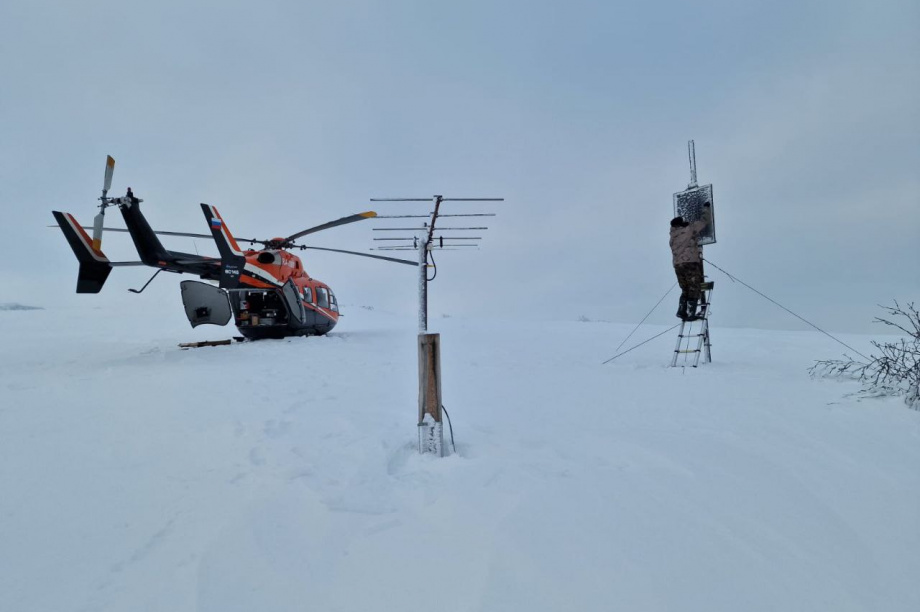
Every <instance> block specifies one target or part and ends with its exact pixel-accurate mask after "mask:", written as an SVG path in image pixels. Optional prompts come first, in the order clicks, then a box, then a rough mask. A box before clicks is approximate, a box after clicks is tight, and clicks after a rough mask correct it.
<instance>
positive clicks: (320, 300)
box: [316, 287, 329, 308]
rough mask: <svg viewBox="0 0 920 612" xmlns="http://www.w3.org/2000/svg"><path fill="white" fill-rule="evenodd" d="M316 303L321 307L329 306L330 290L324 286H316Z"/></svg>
mask: <svg viewBox="0 0 920 612" xmlns="http://www.w3.org/2000/svg"><path fill="white" fill-rule="evenodd" d="M316 305H317V306H319V307H320V308H329V292H328V291H326V289H325V288H324V287H317V288H316Z"/></svg>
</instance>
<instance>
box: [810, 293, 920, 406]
mask: <svg viewBox="0 0 920 612" xmlns="http://www.w3.org/2000/svg"><path fill="white" fill-rule="evenodd" d="M881 308H883V309H884V310H885V311H886V316H885V317H884V318H883V317H876V318H875V322H876V323H883V324H885V325H888V326H889V327H893V328H895V329H898V330H900V331H901V332H903V333H905V334H906V335H907V336H906V337H904V338H899V339H898V340H897V341H894V342H878V341H875V340H873V341H872V346H874V347H875V348H876V350H877V354H876V352H873V354H872V355H871V356H870V357H869V358H868V361H857V360H855V359H853V358H851V357H850V356H849V355H845V356H844V357H845V358H844V359H827V360H822V361H818V362H816V363H815V365H813V366H812V367H811V368H809V369H808V371H809V373H810V374H811V375H812V376H821V377H827V378H848V379H852V380H857V381H859V382H860V383H861V384H862V386H863V388H862V393H863V394H864V395H868V396H883V395H896V396H904V401H905V402H906V403H907V405H908V406H910V407H911V408H914V409H917V410H920V311H918V310H917V308H916V306H915V305H914V304H913V302H910V303H908V304H907V306H903V307H902V306H901V305H900V304H899V303H898V302H897V300H895V302H894V306H881Z"/></svg>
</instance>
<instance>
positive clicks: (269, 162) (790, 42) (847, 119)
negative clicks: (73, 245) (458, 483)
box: [0, 0, 920, 331]
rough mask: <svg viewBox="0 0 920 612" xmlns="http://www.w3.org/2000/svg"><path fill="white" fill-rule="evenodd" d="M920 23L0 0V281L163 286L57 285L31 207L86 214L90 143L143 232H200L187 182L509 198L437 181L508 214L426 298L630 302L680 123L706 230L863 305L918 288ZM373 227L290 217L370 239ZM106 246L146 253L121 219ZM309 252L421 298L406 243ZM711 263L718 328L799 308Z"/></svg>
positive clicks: (488, 309) (678, 177)
mask: <svg viewBox="0 0 920 612" xmlns="http://www.w3.org/2000/svg"><path fill="white" fill-rule="evenodd" d="M918 32H920V3H918V2H916V0H904V1H900V0H881V1H875V2H868V1H849V0H843V1H838V0H835V1H823V2H814V1H808V0H797V1H795V2H777V1H774V2H757V3H753V2H733V1H728V0H724V1H705V0H701V1H697V2H654V1H650V2H629V3H626V2H623V3H620V2H613V1H597V2H587V1H576V0H567V1H566V2H561V1H557V2H539V1H525V0H516V1H507V2H504V1H500V0H494V1H480V0H467V1H464V2H437V1H422V0H418V1H388V2H368V1H347V0H346V1H342V0H337V1H335V2H311V1H302V0H301V1H283V2H272V1H263V2H236V1H233V0H221V1H219V2H218V1H214V2H187V1H182V2H178V1H173V0H158V1H157V2H145V3H134V2H124V1H120V2H114V1H106V2H98V1H86V2H63V1H58V2H46V1H41V0H4V2H3V3H0V122H2V131H0V207H2V212H3V219H4V228H5V230H6V231H5V232H4V247H5V248H4V256H3V257H2V259H0V302H9V301H14V302H22V303H31V304H39V305H43V306H45V307H57V306H67V305H70V304H92V305H93V306H102V307H103V308H102V310H100V311H99V312H100V313H102V314H104V312H105V308H106V307H109V305H111V307H113V308H114V307H119V308H121V307H126V306H127V307H129V306H130V305H131V304H137V303H138V301H139V300H140V301H141V303H143V304H146V305H149V304H150V303H151V301H156V300H160V301H161V302H162V303H163V304H164V307H166V306H168V307H170V308H176V309H178V308H179V307H180V302H179V289H178V280H179V277H176V276H172V275H168V276H167V277H166V278H163V276H162V275H161V276H160V277H159V278H158V279H157V280H156V281H155V282H154V285H153V286H152V288H151V289H150V290H149V292H145V293H144V294H142V295H140V296H135V295H133V294H129V293H128V292H127V291H125V289H126V288H128V287H138V286H140V285H141V284H143V283H144V282H145V281H146V279H147V278H148V277H149V274H150V273H151V272H152V270H149V269H146V268H134V269H119V270H116V271H115V272H113V274H112V275H111V277H110V279H109V281H108V284H107V285H106V287H105V289H104V290H103V292H102V294H100V295H96V296H82V295H81V296H77V295H75V294H74V293H73V291H74V287H75V283H76V268H77V265H76V260H75V259H74V257H73V255H72V253H71V251H70V249H69V247H68V246H67V243H66V242H65V241H64V238H63V236H62V235H61V234H60V232H59V231H58V230H54V229H48V228H47V227H46V226H47V225H49V224H51V223H52V222H53V218H52V217H51V214H50V211H51V210H52V209H55V210H64V211H68V212H72V213H74V214H75V215H76V216H77V218H78V219H80V220H81V221H83V222H84V223H91V221H92V218H93V215H94V214H95V212H96V211H95V208H94V206H95V205H96V204H97V202H96V200H95V199H96V198H97V197H98V196H99V193H100V189H101V184H102V177H103V169H104V162H105V156H106V155H107V154H111V155H112V156H114V157H115V158H116V160H117V167H116V171H115V181H114V185H113V191H115V192H116V194H119V193H121V192H122V190H123V189H124V188H125V187H127V186H128V185H130V186H131V187H133V188H134V191H135V193H136V195H138V196H139V197H141V198H143V199H144V200H145V201H144V204H143V205H142V206H143V210H144V212H145V213H146V215H147V217H148V219H149V221H150V223H151V225H153V227H154V228H156V229H164V230H174V231H175V230H179V231H192V232H206V231H207V228H206V226H205V223H204V217H203V215H202V214H201V210H200V207H199V206H198V203H199V202H208V203H211V204H214V205H216V206H217V207H218V208H219V209H220V211H221V213H222V215H223V217H224V218H225V219H226V220H227V223H228V225H229V227H230V228H231V230H232V231H233V232H234V233H235V234H237V235H238V236H243V237H258V238H268V237H272V236H277V235H288V234H291V233H294V232H296V231H299V230H301V229H304V228H306V227H310V226H313V225H316V224H319V223H322V222H325V221H328V220H331V219H335V218H338V217H341V216H344V215H346V214H350V213H354V212H359V211H363V210H369V209H375V210H377V212H378V213H380V214H399V213H404V214H405V213H408V212H422V211H423V208H424V207H423V206H422V207H419V206H413V205H402V204H386V205H376V204H375V205H373V206H372V205H371V203H370V202H369V199H370V198H372V197H386V196H424V197H427V196H430V195H432V194H435V193H441V194H445V195H448V196H455V197H475V196H499V197H504V198H506V201H505V202H504V203H501V204H498V205H495V206H492V207H482V206H479V207H475V206H473V205H461V204H456V205H454V206H455V209H456V210H457V211H460V209H463V210H464V211H475V212H483V211H486V210H492V211H494V212H497V213H498V214H499V216H497V217H495V218H494V219H491V220H490V221H489V223H488V225H489V229H488V230H487V231H485V232H483V233H482V234H483V235H484V236H485V239H484V240H483V243H482V247H481V249H479V250H476V251H472V250H471V252H448V253H442V254H440V255H439V256H438V257H437V260H438V264H439V266H440V268H439V276H438V279H437V280H436V281H435V282H434V283H433V284H432V286H431V308H432V317H437V316H438V315H439V314H441V313H453V314H478V315H482V316H527V317H541V318H547V319H559V318H563V319H575V318H577V317H579V316H586V317H588V318H591V319H603V320H612V321H622V322H638V320H639V319H641V318H642V317H643V316H644V315H645V313H646V312H647V311H648V310H649V309H650V308H651V307H652V306H653V305H654V304H655V302H656V301H657V300H658V299H659V298H660V297H661V296H662V294H664V292H665V291H666V290H667V289H668V287H670V286H671V285H672V284H673V283H674V273H673V269H672V267H671V261H670V252H669V248H668V222H669V221H670V219H671V217H672V216H673V209H672V200H671V198H672V194H673V193H674V192H675V191H679V190H681V189H684V188H685V187H686V185H687V183H688V181H689V169H688V164H687V151H686V146H687V141H688V140H689V139H694V140H695V141H696V150H697V162H698V168H699V182H700V183H701V184H706V183H712V184H713V189H714V196H715V216H716V229H717V236H718V243H717V244H715V245H712V246H709V247H706V257H707V258H708V259H711V260H712V261H713V262H715V263H717V264H718V265H719V266H721V267H723V268H725V269H726V270H728V271H729V272H731V273H733V274H734V275H736V276H737V277H739V278H741V279H742V280H744V281H746V282H747V283H749V284H751V285H753V286H754V287H756V288H758V289H759V290H760V291H762V292H764V293H766V294H767V295H769V296H771V297H772V298H773V299H775V300H777V301H779V302H780V303H783V304H784V305H786V306H787V307H789V308H791V309H792V310H794V311H796V312H798V313H799V314H801V315H802V316H804V317H806V318H808V319H810V320H812V321H814V322H815V323H817V324H819V325H821V326H823V327H826V328H827V329H829V330H850V331H881V330H879V328H878V327H877V326H873V325H871V324H870V322H871V320H872V319H873V317H875V316H876V315H878V314H880V311H879V309H878V308H877V306H876V305H877V304H879V303H889V302H890V300H892V299H898V300H901V301H909V300H917V301H920V265H918V264H920V195H918V194H920V77H918V75H920V35H918ZM107 221H108V222H109V223H111V224H112V225H115V226H123V222H122V221H121V219H120V215H118V213H117V212H116V211H115V210H110V211H109V215H108V216H107ZM375 223H376V225H375ZM381 226H382V223H381V222H373V221H367V222H362V223H359V224H355V225H353V226H350V227H347V228H337V229H333V230H330V231H328V232H324V233H322V234H317V235H316V236H315V237H311V239H312V240H311V241H310V242H308V244H313V245H316V246H327V247H334V248H345V249H354V250H364V249H366V248H369V247H371V246H373V241H372V238H374V237H375V236H376V235H379V234H380V232H373V231H371V230H372V227H381ZM164 242H165V243H166V245H167V247H168V248H173V249H177V250H185V251H192V252H194V251H196V250H197V251H199V252H201V253H207V254H214V253H216V250H215V249H214V248H213V245H211V244H208V242H207V241H202V240H197V241H194V242H192V241H189V240H187V239H173V240H165V241H164ZM103 249H104V250H105V251H106V253H107V254H108V255H109V256H110V257H111V258H112V259H123V260H132V259H137V256H136V253H134V252H133V248H132V246H131V242H130V240H129V239H128V237H127V236H125V235H117V234H108V235H106V237H105V240H104V244H103ZM304 261H305V265H306V268H307V270H308V271H309V272H310V273H311V274H312V275H313V276H315V277H317V278H319V279H321V280H323V281H325V282H327V283H329V284H330V285H331V286H332V287H333V289H334V290H335V291H336V292H337V294H338V295H339V297H340V301H341V302H342V303H343V305H345V306H346V307H347V306H348V305H352V306H358V305H374V306H376V307H378V308H387V309H391V310H395V311H397V312H405V313H406V315H407V316H409V317H414V316H415V303H416V302H415V300H416V296H415V291H416V281H415V276H414V271H413V269H411V268H409V267H407V266H398V265H391V264H385V263H381V262H375V261H371V260H366V259H364V258H353V257H348V256H344V255H336V254H326V253H316V252H313V253H311V254H309V255H308V256H306V257H304ZM707 272H708V274H709V275H710V278H711V279H713V280H715V281H716V293H715V296H714V298H715V299H714V302H715V303H714V307H713V326H716V325H719V324H722V325H731V326H746V327H771V328H777V327H779V328H789V329H802V328H803V325H802V324H801V323H800V322H798V321H797V320H796V319H795V318H793V317H791V316H790V315H788V314H787V313H785V312H783V311H782V310H780V309H778V308H776V307H775V306H773V305H772V304H770V303H768V302H766V301H765V300H763V299H762V298H760V297H758V296H757V295H756V294H753V293H751V292H750V291H749V290H747V289H746V288H744V287H743V286H740V285H738V284H733V283H732V282H731V281H730V280H728V279H727V278H726V277H725V276H723V275H722V274H721V273H720V272H718V271H716V270H714V269H712V268H710V269H709V270H707ZM676 302H677V292H676V290H675V292H673V293H672V294H671V295H670V298H669V299H668V300H667V301H666V302H665V304H664V305H663V306H662V307H661V309H660V311H659V312H658V314H657V315H656V320H657V321H660V322H673V321H676V319H674V316H673V311H674V310H675V306H676ZM145 310H146V308H145ZM346 313H347V311H346ZM346 321H347V319H346Z"/></svg>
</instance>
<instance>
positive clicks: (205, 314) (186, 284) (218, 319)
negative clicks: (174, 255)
mask: <svg viewBox="0 0 920 612" xmlns="http://www.w3.org/2000/svg"><path fill="white" fill-rule="evenodd" d="M179 286H180V287H181V288H182V304H183V305H184V306H185V316H187V317H188V322H189V323H191V324H192V327H198V326H199V325H208V324H209V325H226V324H227V323H229V322H230V317H231V316H232V315H233V313H232V312H231V311H230V299H229V298H228V297H227V292H226V291H224V290H223V289H221V288H220V287H215V286H214V285H209V284H207V283H200V282H198V281H189V280H187V281H182V282H181V283H179Z"/></svg>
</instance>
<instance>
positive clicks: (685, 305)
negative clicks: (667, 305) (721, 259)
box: [671, 202, 712, 321]
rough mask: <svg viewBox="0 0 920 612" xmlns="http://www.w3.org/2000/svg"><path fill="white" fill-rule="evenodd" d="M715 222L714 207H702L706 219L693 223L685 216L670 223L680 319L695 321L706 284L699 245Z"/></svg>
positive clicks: (708, 205)
mask: <svg viewBox="0 0 920 612" xmlns="http://www.w3.org/2000/svg"><path fill="white" fill-rule="evenodd" d="M711 222H712V207H711V206H710V204H709V202H706V203H705V204H703V216H702V217H701V218H700V219H698V220H697V221H694V222H693V223H689V222H687V221H686V220H685V219H684V218H683V217H674V218H673V219H672V220H671V253H672V255H673V263H674V273H675V274H676V275H677V284H678V285H680V289H681V292H680V304H679V306H678V309H677V316H678V317H680V318H681V319H683V320H684V321H695V320H696V319H697V318H698V316H697V313H696V307H697V304H699V301H700V297H701V295H702V291H701V289H700V286H701V285H702V284H703V259H702V252H701V249H700V245H699V236H700V233H701V232H702V231H703V230H704V229H705V228H706V226H708V225H709V224H710V223H711Z"/></svg>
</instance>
